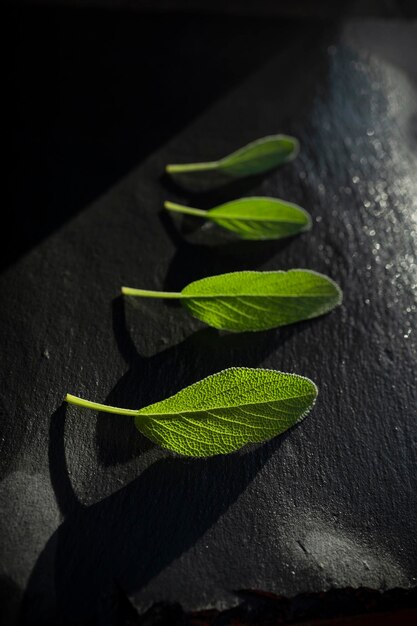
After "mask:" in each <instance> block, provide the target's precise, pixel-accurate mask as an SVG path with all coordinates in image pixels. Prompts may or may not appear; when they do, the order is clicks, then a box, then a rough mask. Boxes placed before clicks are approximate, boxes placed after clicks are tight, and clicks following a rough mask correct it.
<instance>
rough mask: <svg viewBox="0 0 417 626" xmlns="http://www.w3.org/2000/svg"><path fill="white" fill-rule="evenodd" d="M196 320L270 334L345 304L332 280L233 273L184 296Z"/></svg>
mask: <svg viewBox="0 0 417 626" xmlns="http://www.w3.org/2000/svg"><path fill="white" fill-rule="evenodd" d="M181 302H182V304H183V306H184V307H185V308H186V309H187V310H188V311H190V313H191V314H192V315H194V316H195V317H197V318H198V319H200V320H202V321H203V322H205V323H206V324H208V325H209V326H213V327H214V328H218V329H223V330H229V331H235V332H244V331H257V330H267V329H269V328H275V327H278V326H285V325H287V324H292V323H294V322H299V321H301V320H307V319H311V318H313V317H317V316H319V315H323V314H324V313H327V312H328V311H331V310H332V309H333V308H334V307H336V306H338V305H339V304H341V302H342V292H341V290H340V287H339V286H338V285H337V284H336V283H335V282H334V281H333V280H331V279H330V278H328V277H327V276H324V275H323V274H319V273H317V272H313V271H310V270H304V269H295V270H289V271H288V272H282V271H273V272H253V271H247V272H232V273H228V274H219V275H217V276H210V277H208V278H203V279H201V280H197V281H194V282H192V283H190V284H189V285H187V286H186V287H185V288H184V289H183V290H182V292H181Z"/></svg>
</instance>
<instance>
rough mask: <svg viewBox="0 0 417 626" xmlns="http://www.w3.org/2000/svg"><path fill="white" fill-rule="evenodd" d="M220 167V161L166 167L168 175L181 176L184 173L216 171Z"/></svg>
mask: <svg viewBox="0 0 417 626" xmlns="http://www.w3.org/2000/svg"><path fill="white" fill-rule="evenodd" d="M218 166H219V162H218V161H207V163H175V164H171V165H167V166H166V168H165V169H166V171H167V172H168V174H181V173H182V172H197V171H199V170H215V169H217V167H218Z"/></svg>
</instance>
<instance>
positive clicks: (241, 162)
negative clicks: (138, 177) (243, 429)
mask: <svg viewBox="0 0 417 626" xmlns="http://www.w3.org/2000/svg"><path fill="white" fill-rule="evenodd" d="M298 151H299V143H298V140H297V139H296V138H295V137H290V136H289V135H269V136H267V137H262V138H261V139H257V140H255V141H252V142H251V143H248V144H247V145H245V146H243V147H242V148H239V150H236V151H235V152H232V153H231V154H229V155H227V156H225V157H223V158H222V159H219V160H217V161H208V162H205V163H184V164H172V165H167V167H166V171H167V173H168V174H170V176H172V177H173V178H174V179H175V180H176V182H178V183H179V184H180V185H182V186H183V187H186V188H188V189H190V190H192V191H204V190H205V189H209V188H211V187H217V186H219V185H222V184H225V183H227V182H230V181H232V180H235V179H238V178H242V177H244V176H252V175H254V174H262V173H263V172H267V171H269V170H271V169H274V168H275V167H278V166H279V165H283V164H284V163H288V162H289V161H292V160H293V159H294V158H295V157H296V156H297V154H298Z"/></svg>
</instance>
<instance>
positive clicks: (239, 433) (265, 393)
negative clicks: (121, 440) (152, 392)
mask: <svg viewBox="0 0 417 626" xmlns="http://www.w3.org/2000/svg"><path fill="white" fill-rule="evenodd" d="M316 397H317V387H316V385H315V384H314V383H313V382H312V381H311V380H309V379H308V378H304V377H303V376H298V375H296V374H284V373H283V372H278V371H275V370H266V369H260V368H246V367H232V368H230V369H226V370H223V371H222V372H219V373H217V374H214V375H212V376H208V377H207V378H203V380H200V381H199V382H197V383H195V384H193V385H190V386H189V387H186V388H185V389H182V390H181V391H179V392H178V393H176V394H175V395H173V396H171V397H170V398H167V399H166V400H162V401H161V402H157V403H156V404H151V405H150V406H147V407H146V408H143V409H139V410H137V411H135V410H131V409H118V408H116V407H109V406H106V405H101V404H97V403H95V402H89V401H87V400H83V399H81V398H77V397H76V396H72V395H69V394H68V395H67V397H66V401H67V402H70V403H72V404H76V405H78V406H83V407H86V408H91V409H96V410H101V411H106V412H109V413H119V414H121V415H131V416H133V417H134V420H135V425H136V428H137V429H138V430H139V431H140V432H141V433H143V434H144V435H145V436H146V437H148V438H149V439H151V441H153V442H155V443H157V444H158V445H160V446H161V447H162V448H166V449H167V450H171V451H173V452H176V453H178V454H182V455H184V456H191V457H207V456H213V455H217V454H227V453H229V452H233V451H235V450H238V449H239V448H241V447H243V446H244V445H246V444H248V443H258V442H262V441H266V440H267V439H271V438H272V437H275V436H276V435H279V434H281V433H283V432H284V431H285V430H287V429H288V428H290V427H291V426H293V425H294V424H295V423H296V422H298V421H300V420H301V419H302V418H303V417H304V416H305V415H306V414H307V413H308V412H309V411H310V409H311V408H312V406H313V404H314V402H315V399H316Z"/></svg>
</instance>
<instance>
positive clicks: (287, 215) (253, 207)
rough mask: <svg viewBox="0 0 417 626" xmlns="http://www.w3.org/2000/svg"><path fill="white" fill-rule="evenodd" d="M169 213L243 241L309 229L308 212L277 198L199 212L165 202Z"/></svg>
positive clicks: (241, 201)
mask: <svg viewBox="0 0 417 626" xmlns="http://www.w3.org/2000/svg"><path fill="white" fill-rule="evenodd" d="M164 206H165V208H166V209H167V210H168V211H173V212H176V213H185V214H186V215H195V216H196V217H202V218H205V219H207V220H211V221H212V222H214V223H215V224H218V225H219V226H222V227H223V228H226V229H227V230H231V231H232V232H234V233H237V234H238V235H239V236H240V237H242V238H243V239H282V238H283V237H290V236H291V235H296V234H297V233H301V232H303V231H306V230H309V229H310V228H311V218H310V216H309V214H308V213H307V211H305V210H304V209H302V208H301V207H299V206H298V205H296V204H292V203H290V202H285V201H284V200H278V199H276V198H262V197H252V198H240V199H239V200H233V201H232V202H226V203H225V204H221V205H219V206H216V207H214V208H213V209H209V210H208V211H202V210H201V209H194V208H192V207H186V206H182V205H181V204H175V203H174V202H165V204H164Z"/></svg>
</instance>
